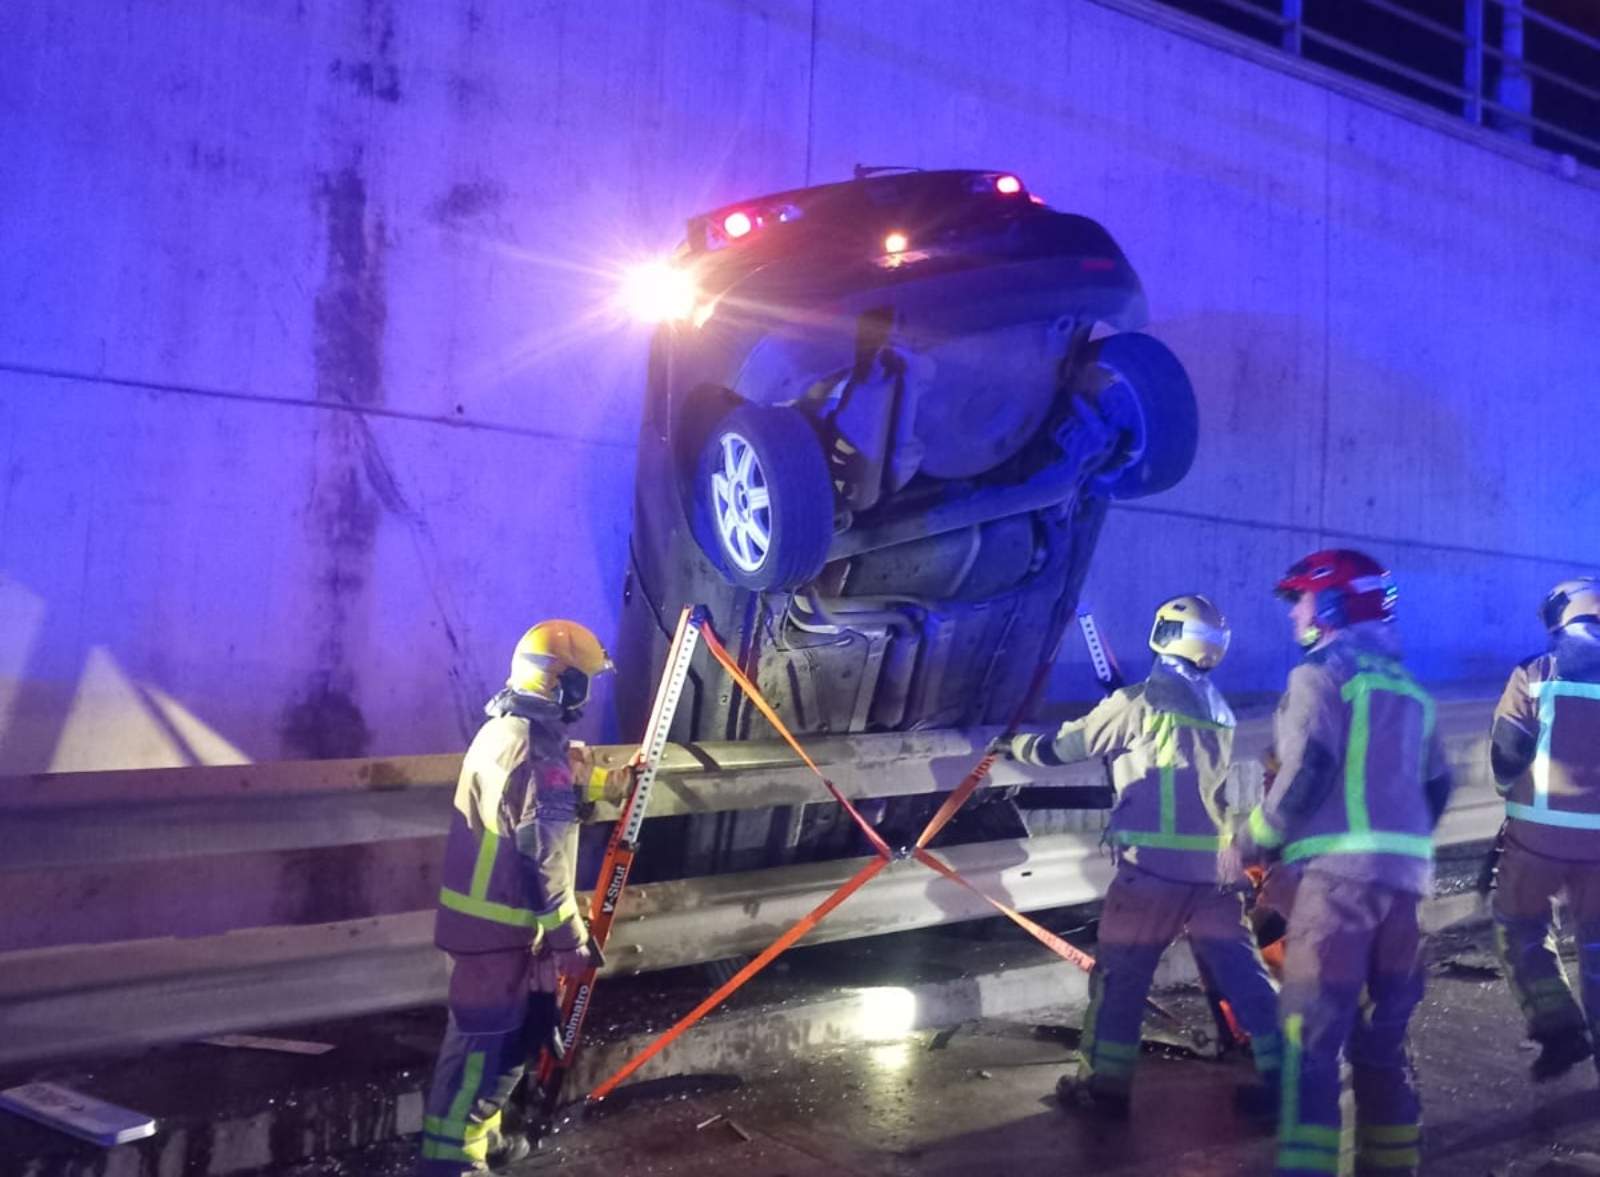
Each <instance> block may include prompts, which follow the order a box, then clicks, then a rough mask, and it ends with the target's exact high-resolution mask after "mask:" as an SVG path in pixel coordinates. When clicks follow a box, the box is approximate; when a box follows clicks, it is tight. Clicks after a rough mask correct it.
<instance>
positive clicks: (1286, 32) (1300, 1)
mask: <svg viewBox="0 0 1600 1177" xmlns="http://www.w3.org/2000/svg"><path fill="white" fill-rule="evenodd" d="M1283 21H1284V24H1283V48H1284V51H1285V52H1288V53H1293V54H1294V55H1295V56H1296V57H1299V56H1300V44H1301V37H1300V26H1301V25H1302V24H1303V23H1304V21H1305V0H1283Z"/></svg>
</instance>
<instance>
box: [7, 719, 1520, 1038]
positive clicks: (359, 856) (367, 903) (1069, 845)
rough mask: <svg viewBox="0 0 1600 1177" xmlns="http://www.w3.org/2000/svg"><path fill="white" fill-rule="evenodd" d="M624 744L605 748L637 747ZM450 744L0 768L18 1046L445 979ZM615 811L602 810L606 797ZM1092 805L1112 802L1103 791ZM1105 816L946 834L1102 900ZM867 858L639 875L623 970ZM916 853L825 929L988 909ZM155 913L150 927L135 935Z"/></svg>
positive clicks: (919, 780)
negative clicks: (1011, 833) (187, 765)
mask: <svg viewBox="0 0 1600 1177" xmlns="http://www.w3.org/2000/svg"><path fill="white" fill-rule="evenodd" d="M1489 713H1490V704H1489V703H1488V702H1486V701H1478V702H1464V703H1443V704H1441V705H1440V709H1439V724H1440V729H1441V732H1442V733H1443V734H1444V736H1445V739H1446V744H1447V747H1448V749H1449V752H1450V756H1451V760H1452V762H1453V764H1454V765H1455V767H1456V770H1457V772H1458V774H1459V779H1460V781H1461V782H1462V787H1461V788H1460V789H1459V790H1458V796H1457V798H1456V799H1455V801H1454V802H1453V803H1452V806H1451V810H1450V812H1449V813H1448V814H1447V815H1446V818H1445V821H1444V822H1443V823H1442V824H1441V827H1440V831H1439V836H1438V840H1439V841H1440V843H1441V844H1452V843H1462V842H1475V841H1482V840H1486V839H1487V838H1489V837H1491V836H1492V835H1493V833H1494V831H1495V829H1496V828H1497V826H1498V823H1499V820H1500V813H1501V809H1502V807H1501V805H1500V803H1499V801H1498V799H1497V797H1496V796H1495V794H1494V792H1493V788H1492V786H1491V785H1490V784H1489V782H1488V780H1487V773H1486V768H1485V766H1486V764H1487V752H1486V749H1485V738H1484V737H1485V733H1486V731H1487V727H1488V717H1489ZM1268 722H1269V721H1268V720H1267V719H1266V718H1265V717H1262V718H1257V719H1253V720H1246V721H1245V722H1243V723H1242V724H1241V726H1240V730H1239V737H1238V740H1237V743H1236V757H1237V763H1236V768H1235V776H1234V780H1233V782H1232V787H1233V789H1234V791H1235V793H1236V795H1237V797H1238V800H1239V802H1240V803H1241V804H1248V803H1250V802H1251V801H1252V800H1253V796H1254V794H1255V793H1257V792H1258V791H1259V788H1260V779H1261V778H1260V769H1259V765H1258V764H1256V763H1255V762H1254V760H1253V758H1254V757H1255V756H1256V755H1257V754H1259V752H1260V751H1261V750H1262V748H1264V747H1265V745H1266V743H1267V740H1268V738H1269V735H1268ZM992 734H993V733H992V732H991V731H989V730H988V729H983V730H979V731H972V732H950V731H945V732H921V733H906V734H894V735H870V736H847V737H832V738H827V739H820V740H815V741H810V742H809V746H810V748H811V751H812V753H813V755H814V756H815V757H816V758H817V760H818V762H819V763H820V764H822V765H823V766H824V771H826V772H827V773H828V774H829V776H830V777H831V778H832V779H833V780H834V782H835V783H836V784H837V785H838V786H839V788H840V789H841V791H842V792H844V793H845V794H846V795H848V796H851V797H852V798H866V797H884V796H894V795H905V794H913V793H939V792H948V791H950V790H951V789H953V788H954V787H955V786H956V784H957V783H958V782H959V780H960V779H961V777H962V776H963V775H964V774H965V773H966V771H967V769H968V768H970V766H971V764H972V762H973V761H974V760H975V759H976V757H977V755H978V754H979V753H980V752H981V750H982V748H983V747H984V745H985V744H986V743H987V741H988V739H989V738H990V736H991V735H992ZM629 751H630V750H629V749H624V748H617V749H608V750H606V754H608V755H612V756H617V757H621V756H624V755H626V754H627V753H628V752H629ZM459 760H460V758H459V757H457V756H434V757H415V758H403V759H396V760H386V761H343V762H338V761H315V762H307V763H303V764H275V765H245V766H238V767H229V768H195V769H177V770H149V771H144V772H125V773H90V774H74V775H70V776H59V777H35V778H22V779H13V780H9V781H0V897H3V898H0V905H3V912H4V919H3V920H0V1064H4V1063H14V1062H21V1061H25V1060H29V1059H39V1058H53V1057H63V1056H67V1055H73V1054H82V1053H86V1052H92V1051H97V1050H107V1049H127V1048H129V1047H132V1046H138V1045H141V1044H147V1043H154V1042H164V1041H174V1040H181V1039H184V1038H192V1037H198V1036H203V1035H207V1034H215V1033H221V1032H226V1031H229V1030H243V1029H250V1028H264V1027H269V1026H273V1025H285V1024H291V1023H295V1022H305V1021H314V1020H318V1019H322V1018H330V1017H342V1016H352V1015H359V1014H365V1013H373V1012H378V1011H380V1010H385V1009H396V1008H403V1007H406V1006H411V1005H418V1004H425V1003H428V1002H434V1001H438V1000H440V998H441V997H442V994H443V992H444V985H445V971H444V960H443V956H442V954H440V953H439V952H438V951H436V950H435V949H434V948H433V945H432V925H433V918H432V911H431V907H432V902H433V898H434V894H435V892H436V890H437V876H436V874H435V873H434V872H435V871H436V869H437V864H438V861H439V859H440V857H441V856H442V848H443V831H444V829H445V826H446V821H447V818H448V814H449V804H450V784H451V782H453V779H454V775H455V769H456V767H458V765H459ZM1101 781H1102V777H1101V769H1100V767H1099V765H1097V764H1088V765H1078V766H1070V767H1068V768H1065V769H1033V768H1029V767H1027V766H1023V765H1017V764H1013V763H1009V762H1001V763H999V764H997V765H996V766H995V773H994V777H993V779H992V780H991V781H990V782H989V784H990V787H1010V786H1020V785H1054V786H1067V787H1084V788H1096V789H1097V788H1099V787H1100V785H1101ZM825 800H826V794H825V793H824V792H823V791H822V788H821V786H820V784H819V783H818V782H817V781H816V778H815V777H814V776H812V775H811V773H810V772H809V770H807V769H806V768H805V767H804V766H802V765H800V764H799V763H798V762H797V761H796V760H795V759H794V757H793V756H792V755H791V754H790V753H789V752H788V751H787V750H786V749H783V748H781V747H780V746H776V745H766V744H707V745H697V746H694V747H692V748H680V747H673V748H671V749H669V754H668V757H667V758H666V761H665V763H664V765H663V772H662V776H661V777H660V779H659V780H658V783H657V793H656V796H655V798H654V802H655V803H654V804H653V806H652V818H659V817H665V816H671V815H676V814H685V813H712V812H722V811H730V810H735V809H751V808H763V807H766V806H773V805H791V804H809V803H811V802H821V801H825ZM606 816H608V815H607V814H605V813H599V814H597V815H596V817H597V819H601V818H604V817H606ZM1084 816H1086V817H1089V818H1091V819H1093V820H1092V821H1091V822H1090V823H1089V824H1091V825H1095V826H1097V825H1098V824H1099V821H1100V820H1101V815H1099V814H1096V813H1089V814H1085V815H1084ZM1099 841H1100V839H1099V834H1098V831H1097V829H1094V828H1091V829H1087V830H1084V829H1080V830H1071V829H1067V830H1057V831H1054V832H1048V833H1044V832H1036V836H1034V837H1030V838H1026V839H1020V840H1015V839H1013V840H1003V841H994V842H984V843H977V844H972V845H966V846H956V847H950V848H948V849H946V850H941V851H940V854H941V855H942V856H943V857H944V858H945V859H946V860H947V861H948V862H949V863H950V864H951V865H952V866H953V867H954V868H955V869H957V870H958V871H960V872H961V873H962V874H963V875H965V876H966V877H967V878H969V879H971V880H972V882H974V883H975V884H977V885H978V886H979V887H981V888H983V889H984V890H985V891H986V892H988V893H989V894H992V895H994V896H996V897H997V898H1002V899H1004V900H1005V901H1006V902H1008V903H1010V904H1011V905H1012V906H1014V907H1016V908H1017V909H1018V910H1021V911H1036V910H1040V909H1043V908H1049V907H1060V906H1064V905H1068V904H1075V903H1084V902H1090V901H1092V900H1094V899H1096V898H1098V897H1099V896H1100V895H1101V894H1103V890H1104V887H1105V885H1106V883H1107V882H1108V881H1109V879H1110V875H1111V863H1110V860H1109V858H1108V857H1107V855H1106V854H1105V852H1104V851H1103V850H1102V849H1101V847H1100V845H1099ZM861 865H863V860H839V861H830V862H820V863H808V864H804V865H798V866H786V867H777V868H772V869H768V870H760V871H750V872H744V873H740V874H726V875H715V876H710V877H704V878H696V879H682V880H676V881H670V882H660V883H650V884H645V885H642V886H637V887H630V888H629V889H628V891H627V893H626V895H625V897H624V899H623V902H622V916H621V917H620V918H619V920H618V922H617V925H616V927H615V929H614V931H613V934H612V940H611V944H610V946H609V947H608V956H609V958H610V965H609V969H608V972H609V973H611V974H613V975H616V974H627V973H636V972H645V971H650V970H653V969H662V968H668V967H673V966H678V965H684V964H693V963H697V962H701V961H708V960H716V959H721V958H723V957H727V956H730V955H735V954H739V953H744V952H751V951H755V950H757V949H759V948H761V947H764V946H765V945H766V944H767V943H768V942H770V940H772V939H773V938H774V937H775V936H776V935H777V933H778V932H779V931H781V930H782V929H783V928H784V927H786V926H788V925H789V924H790V923H792V922H793V921H794V920H795V919H797V918H798V917H799V916H801V915H802V914H804V913H805V912H806V911H808V910H810V908H811V907H813V906H814V905H815V904H816V903H817V902H818V901H819V900H820V899H821V898H822V896H824V895H825V894H827V893H828V892H829V891H831V890H832V889H833V888H834V887H836V886H837V885H838V884H839V883H840V882H842V881H843V880H844V879H845V878H847V877H849V875H850V874H852V873H854V872H855V871H856V870H857V869H859V868H860V866H861ZM992 914H993V913H992V910H991V909H990V908H989V907H988V906H987V905H986V904H984V903H983V902H982V901H981V900H979V899H977V898H976V897H974V896H972V895H970V894H969V893H968V892H966V891H964V890H963V889H962V888H960V887H958V886H956V885H955V884H953V883H950V882H947V881H945V880H943V879H940V878H938V877H937V876H935V875H933V874H932V873H931V872H929V871H927V870H925V869H923V868H922V867H921V866H920V865H919V864H916V863H903V864H897V865H896V866H894V867H891V868H889V869H888V870H886V871H885V872H884V874H883V875H882V876H880V878H879V879H877V880H875V881H874V882H873V883H872V884H871V885H870V886H868V887H867V888H865V889H864V890H863V891H862V892H861V893H860V894H859V895H857V896H856V897H854V898H853V899H852V900H851V901H850V902H849V903H847V904H845V905H844V906H843V907H841V908H840V909H839V910H838V911H837V912H835V913H834V914H833V916H832V917H830V919H829V920H828V921H827V922H826V923H825V924H823V925H822V927H821V928H819V929H818V931H817V932H816V933H813V935H812V936H811V937H810V938H808V940H807V942H808V943H815V942H819V941H821V940H830V939H832V940H837V939H849V938H854V937H860V936H870V935H878V934H882V933H885V932H892V931H903V930H910V929H913V928H921V927H928V926H931V925H935V924H946V923H954V922H958V921H963V920H972V919H980V918H986V917H989V916H991V915H992ZM135 937H139V938H135Z"/></svg>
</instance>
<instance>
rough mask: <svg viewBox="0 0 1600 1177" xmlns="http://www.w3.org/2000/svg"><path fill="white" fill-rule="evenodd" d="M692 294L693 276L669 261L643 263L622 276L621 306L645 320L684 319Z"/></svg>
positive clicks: (690, 311)
mask: <svg viewBox="0 0 1600 1177" xmlns="http://www.w3.org/2000/svg"><path fill="white" fill-rule="evenodd" d="M696 297H697V292H696V290H695V285H694V277H693V276H692V275H691V274H690V273H689V272H688V271H687V270H685V269H682V268H680V267H678V266H675V265H673V264H672V263H671V262H667V261H655V262H647V263H646V264H644V265H641V266H635V267H634V268H633V269H631V270H629V271H628V272H627V273H625V274H624V275H623V276H622V305H623V307H625V308H626V309H627V312H628V313H629V314H630V315H632V316H633V317H634V318H635V319H639V320H641V321H643V322H646V323H661V322H665V321H668V320H673V321H676V320H679V319H687V318H688V317H689V316H690V315H692V314H693V313H694V308H695V301H696Z"/></svg>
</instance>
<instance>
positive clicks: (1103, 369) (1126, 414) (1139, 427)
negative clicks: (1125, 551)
mask: <svg viewBox="0 0 1600 1177" xmlns="http://www.w3.org/2000/svg"><path fill="white" fill-rule="evenodd" d="M1080 383H1082V384H1083V385H1084V386H1085V388H1086V390H1087V391H1088V392H1089V395H1090V396H1091V397H1092V398H1093V400H1094V404H1095V408H1096V409H1098V410H1099V412H1100V414H1101V416H1103V417H1104V418H1105V419H1106V421H1107V422H1108V423H1109V424H1111V425H1112V426H1113V427H1114V428H1116V429H1118V430H1120V431H1121V432H1122V434H1123V436H1124V437H1125V438H1126V439H1127V440H1126V446H1125V452H1124V456H1123V460H1122V462H1121V464H1120V465H1118V466H1117V467H1116V468H1115V469H1113V470H1111V471H1109V472H1108V473H1106V474H1105V475H1103V476H1102V477H1101V479H1100V482H1099V486H1100V489H1101V490H1103V491H1105V492H1106V493H1108V494H1110V495H1111V497H1112V498H1116V499H1137V498H1143V497H1144V496H1145V495H1153V494H1157V493H1159V492H1160V491H1164V490H1170V489H1171V488H1172V487H1174V486H1176V485H1177V484H1178V483H1179V482H1181V481H1183V477H1184V475H1186V474H1187V473H1189V467H1190V466H1192V465H1193V464H1194V454H1195V448H1196V446H1197V445H1198V443H1199V440H1200V410H1199V406H1198V405H1197V404H1196V403H1195V398H1194V386H1193V385H1192V384H1190V383H1189V374H1188V373H1187V372H1185V371H1184V370H1183V364H1182V362H1181V361H1180V360H1179V359H1178V357H1177V356H1175V355H1173V354H1172V351H1171V349H1170V348H1168V347H1167V345H1166V344H1164V343H1162V342H1161V341H1160V340H1159V339H1156V338H1155V337H1154V336H1151V335H1144V334H1142V333H1140V332H1137V331H1128V332H1124V333H1122V334H1120V335H1108V336H1106V337H1105V338H1104V339H1099V340H1096V341H1095V342H1093V343H1091V344H1090V345H1089V352H1088V354H1087V356H1086V358H1085V362H1084V367H1083V369H1081V374H1080Z"/></svg>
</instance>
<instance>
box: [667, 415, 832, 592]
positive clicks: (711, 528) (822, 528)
mask: <svg viewBox="0 0 1600 1177" xmlns="http://www.w3.org/2000/svg"><path fill="white" fill-rule="evenodd" d="M695 497H696V499H697V505H698V507H699V510H700V511H701V512H702V518H703V519H704V528H703V534H704V537H705V541H706V543H709V544H710V545H712V550H708V551H707V553H706V554H707V555H708V556H710V557H711V560H712V562H713V563H714V564H716V566H717V567H718V569H720V570H721V572H722V574H723V575H724V576H725V577H727V579H728V580H730V581H731V582H733V583H734V584H737V585H742V586H743V587H745V588H748V589H792V588H798V587H799V586H800V585H803V584H805V583H806V582H807V581H809V580H812V579H813V578H815V577H816V575H817V573H819V572H821V571H822V565H823V564H824V563H825V562H826V561H827V558H828V547H829V545H830V544H831V543H832V542H833V497H834V496H833V480H832V478H831V477H830V476H829V474H828V464H827V460H826V459H825V458H824V457H823V453H822V443H821V442H820V441H819V440H818V439H817V434H816V431H815V430H814V429H813V428H812V427H811V423H810V422H809V421H807V420H806V419H805V417H803V416H801V415H800V413H799V412H798V411H796V410H795V409H791V408H786V407H782V406H779V407H774V408H764V407H762V406H759V405H751V404H744V405H740V406H739V407H738V408H736V409H734V410H733V411H732V412H730V413H729V414H728V415H727V416H725V417H723V418H722V420H721V421H719V422H718V423H717V424H716V425H715V426H713V427H712V429H711V432H710V433H709V434H708V435H707V437H706V441H705V445H704V447H703V448H702V449H701V453H700V463H699V467H698V470H697V474H696V479H695ZM702 546H704V545H702Z"/></svg>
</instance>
